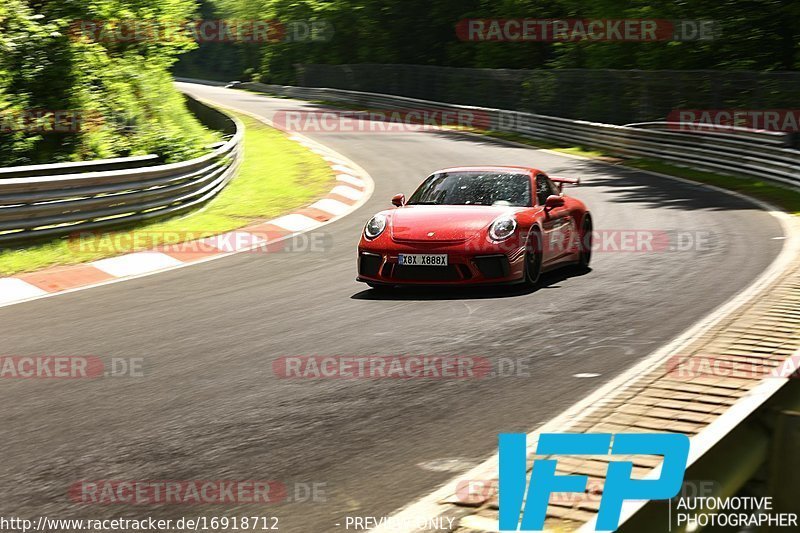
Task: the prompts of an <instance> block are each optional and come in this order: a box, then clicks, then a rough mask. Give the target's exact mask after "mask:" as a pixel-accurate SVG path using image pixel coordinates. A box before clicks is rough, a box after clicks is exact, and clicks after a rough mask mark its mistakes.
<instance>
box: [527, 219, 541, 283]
mask: <svg viewBox="0 0 800 533" xmlns="http://www.w3.org/2000/svg"><path fill="white" fill-rule="evenodd" d="M541 276H542V233H541V232H540V231H539V230H538V229H533V230H531V235H530V237H528V242H527V243H526V244H525V286H527V287H529V288H531V289H533V288H536V286H537V285H538V284H539V278H540V277H541Z"/></svg>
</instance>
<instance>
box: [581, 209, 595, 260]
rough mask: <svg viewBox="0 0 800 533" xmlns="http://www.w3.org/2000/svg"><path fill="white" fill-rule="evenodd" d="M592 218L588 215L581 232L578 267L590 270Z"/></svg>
mask: <svg viewBox="0 0 800 533" xmlns="http://www.w3.org/2000/svg"><path fill="white" fill-rule="evenodd" d="M593 229H594V228H593V226H592V218H591V217H590V216H589V215H586V216H585V217H584V219H583V225H582V226H581V232H580V239H581V242H580V247H581V249H580V255H579V256H578V268H580V269H582V270H589V263H591V262H592V231H593Z"/></svg>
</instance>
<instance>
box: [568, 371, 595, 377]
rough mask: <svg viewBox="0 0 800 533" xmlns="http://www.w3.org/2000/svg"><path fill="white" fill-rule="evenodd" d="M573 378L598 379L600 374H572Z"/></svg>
mask: <svg viewBox="0 0 800 533" xmlns="http://www.w3.org/2000/svg"><path fill="white" fill-rule="evenodd" d="M572 377H573V378H599V377H600V374H594V373H592V372H583V373H581V374H573V375H572Z"/></svg>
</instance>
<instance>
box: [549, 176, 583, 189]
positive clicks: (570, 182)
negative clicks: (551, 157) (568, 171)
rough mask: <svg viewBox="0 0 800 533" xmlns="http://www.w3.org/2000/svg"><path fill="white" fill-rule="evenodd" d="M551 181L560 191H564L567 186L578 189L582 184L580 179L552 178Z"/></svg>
mask: <svg viewBox="0 0 800 533" xmlns="http://www.w3.org/2000/svg"><path fill="white" fill-rule="evenodd" d="M550 181H552V182H553V183H555V184H556V185H557V186H558V189H559V190H562V191H563V190H564V187H565V186H571V187H578V186H579V185H580V184H581V179H580V178H554V177H552V176H551V177H550Z"/></svg>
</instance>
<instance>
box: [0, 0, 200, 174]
mask: <svg viewBox="0 0 800 533" xmlns="http://www.w3.org/2000/svg"><path fill="white" fill-rule="evenodd" d="M195 11H196V3H195V1H194V0H139V1H137V2H131V1H129V0H93V1H91V2H86V1H81V0H59V1H58V2H31V1H29V0H6V1H5V2H2V3H0V166H14V165H27V164H37V163H53V162H62V161H81V160H90V159H99V158H109V157H124V156H133V155H144V154H158V155H160V156H162V157H163V159H164V160H165V161H167V162H173V161H179V160H183V159H188V158H191V157H194V156H197V155H199V154H200V153H201V152H203V151H204V150H205V149H206V147H207V145H208V144H209V143H211V142H213V141H214V140H216V137H215V136H214V135H213V134H211V133H210V132H209V131H207V130H206V129H204V128H203V127H202V126H201V125H200V123H199V122H198V121H197V120H196V119H195V118H194V117H193V116H192V115H191V114H190V113H189V112H188V111H187V110H186V108H185V106H184V104H183V98H182V97H181V95H180V94H179V93H178V92H177V91H176V90H175V88H174V87H173V85H172V80H171V77H170V74H169V68H170V67H171V66H172V64H173V63H174V62H175V61H176V58H177V55H178V54H180V53H183V52H186V51H188V50H191V49H192V48H194V47H195V46H196V44H195V43H194V42H193V41H191V40H189V39H168V40H164V41H156V40H153V39H150V40H139V41H136V40H131V41H120V40H114V39H104V38H99V37H97V36H95V37H97V38H92V34H91V33H87V32H81V31H77V30H76V29H77V28H80V27H81V26H80V25H81V21H93V20H95V21H96V20H109V19H110V20H114V19H117V20H134V19H147V18H165V19H174V20H182V19H190V18H192V17H193V16H194V15H195ZM57 114H60V115H59V116H60V117H61V119H59V118H57ZM54 118H55V120H56V121H57V122H59V123H60V127H58V128H56V127H51V124H52V122H53V120H54ZM54 130H55V131H54Z"/></svg>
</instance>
